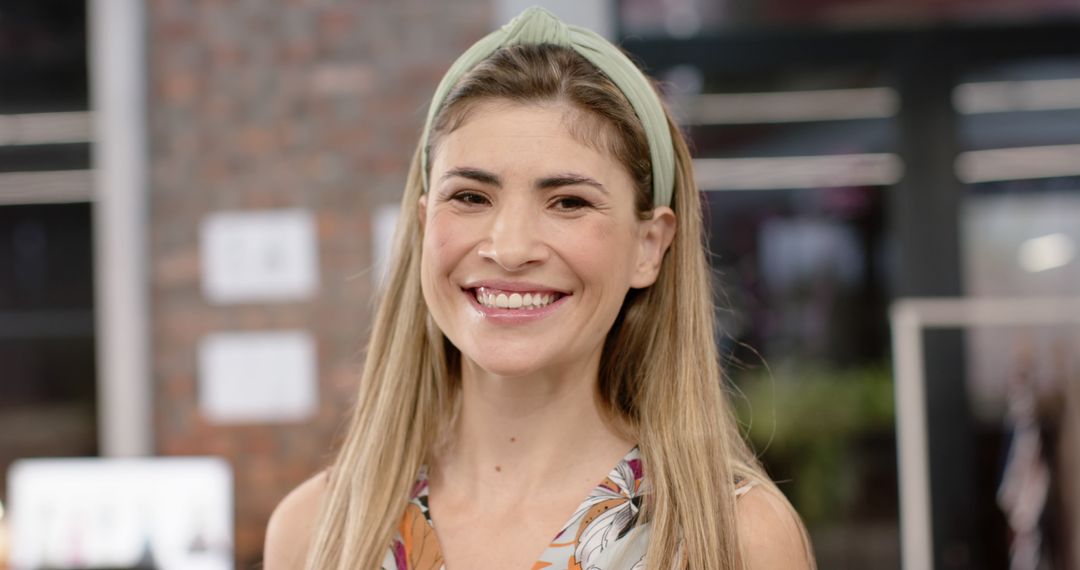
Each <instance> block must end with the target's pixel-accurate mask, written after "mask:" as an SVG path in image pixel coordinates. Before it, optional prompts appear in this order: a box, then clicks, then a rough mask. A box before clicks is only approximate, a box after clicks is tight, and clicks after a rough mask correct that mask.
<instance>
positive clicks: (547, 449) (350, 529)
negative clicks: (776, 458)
mask: <svg viewBox="0 0 1080 570" xmlns="http://www.w3.org/2000/svg"><path fill="white" fill-rule="evenodd" d="M402 210H403V213H402V217H401V222H400V224H399V227H400V230H399V232H398V235H397V237H396V244H395V247H396V249H395V256H394V265H393V269H392V271H391V278H390V281H389V284H388V286H387V288H386V292H385V294H384V297H383V298H382V300H381V304H380V307H379V311H378V314H377V316H376V321H375V326H374V330H373V333H372V337H371V341H370V344H369V346H368V352H367V360H366V363H365V368H364V373H363V378H362V379H361V382H360V393H359V397H358V402H357V406H356V410H355V414H354V416H353V419H352V423H351V425H350V428H349V431H348V435H347V437H346V440H345V441H344V443H343V445H342V448H341V450H340V452H339V454H338V456H337V459H336V461H335V462H334V464H333V466H332V467H331V468H330V469H328V470H327V472H325V473H323V474H320V475H318V476H316V477H314V478H312V479H311V480H309V481H308V482H306V483H304V484H303V485H301V486H300V487H299V488H298V489H296V490H295V491H294V492H293V493H292V494H290V495H289V497H287V498H286V499H285V500H284V501H283V502H282V504H281V505H280V506H279V507H278V509H277V510H276V511H275V513H274V515H273V517H272V518H271V522H270V525H269V528H268V537H267V543H266V557H265V564H266V569H267V570H279V569H291V568H314V569H320V570H322V569H355V568H384V569H386V570H397V569H404V568H408V569H422V570H428V569H432V570H437V569H439V568H443V567H445V568H449V569H450V570H465V569H476V568H488V569H506V568H511V569H513V568H521V569H525V568H582V569H587V568H601V569H609V568H612V569H613V568H635V569H637V568H640V569H646V568H648V569H660V568H664V569H668V568H683V567H689V568H694V569H708V570H713V569H724V570H728V569H732V570H734V569H737V568H739V569H741V568H749V569H764V568H785V569H803V568H811V567H813V562H812V557H811V555H810V548H809V545H808V542H807V540H806V536H805V532H804V531H803V529H802V525H801V523H800V522H799V521H798V517H797V515H795V514H794V512H793V511H792V509H791V507H790V506H789V505H788V503H787V502H786V501H785V500H784V499H783V496H782V495H781V494H780V493H779V491H777V489H776V487H775V486H774V485H773V484H772V483H771V482H770V481H769V479H768V477H767V476H766V475H765V474H764V472H763V471H762V470H761V468H760V467H759V466H758V464H757V463H756V461H755V458H754V456H753V454H752V453H751V452H750V451H749V450H748V449H747V447H746V445H745V444H744V443H743V441H742V439H741V438H740V434H739V431H738V429H737V427H736V425H735V423H734V421H733V419H732V417H731V412H730V410H729V409H728V405H727V403H726V402H725V395H724V392H723V385H722V382H721V374H720V370H719V368H718V363H717V354H716V348H715V345H714V341H713V320H712V315H713V310H712V304H711V295H710V290H709V285H708V269H707V265H706V259H705V252H704V249H703V246H702V226H701V212H700V203H699V198H698V192H697V189H696V187H695V185H694V180H693V174H692V171H691V163H690V156H689V153H688V151H687V149H686V145H685V143H684V142H683V139H682V137H681V135H680V133H679V131H678V129H677V128H676V126H675V124H674V123H673V122H672V121H671V119H670V117H669V116H668V114H667V112H666V111H665V109H664V108H663V105H662V104H661V103H660V100H659V98H658V96H657V95H656V92H655V90H654V89H653V88H652V85H651V83H650V82H649V81H648V80H647V79H646V78H645V77H644V75H642V74H641V72H640V71H638V70H637V68H636V67H634V65H633V64H632V63H631V62H630V61H629V60H628V59H627V58H626V57H625V56H623V55H622V54H621V53H620V52H618V50H617V48H615V47H614V46H612V45H611V44H609V43H607V42H606V41H604V40H603V39H601V38H600V37H599V36H597V35H596V34H593V33H592V32H589V31H587V30H583V29H580V28H576V27H573V26H567V25H565V24H563V23H562V22H560V21H559V20H558V19H556V18H555V17H554V16H552V15H550V14H549V13H547V12H545V11H543V10H540V9H535V8H534V9H530V10H528V11H526V12H525V13H524V14H522V15H521V16H519V17H518V18H516V19H515V20H514V21H512V22H511V23H509V24H507V26H505V27H504V28H502V29H501V30H498V31H496V32H494V33H493V34H491V35H490V36H488V37H486V38H484V39H483V40H481V41H480V42H478V43H477V44H476V45H475V46H474V47H473V48H471V49H470V50H469V51H468V52H466V53H465V54H464V55H463V56H462V57H461V58H460V59H459V60H458V62H456V63H455V65H454V67H453V68H451V70H450V71H449V72H448V73H447V76H446V77H445V78H444V79H443V82H442V84H440V87H439V89H438V91H437V92H436V94H435V97H434V100H433V101H432V105H431V110H430V112H429V115H428V123H427V125H426V126H425V129H424V136H423V138H422V140H421V142H420V145H419V148H418V151H417V154H416V157H415V158H414V161H413V164H412V169H411V172H410V176H409V180H408V183H407V187H406V192H405V196H404V199H403V208H402ZM612 466H614V467H612ZM598 482H599V485H598ZM583 498H584V500H583ZM568 521H569V522H568ZM553 537H554V538H553Z"/></svg>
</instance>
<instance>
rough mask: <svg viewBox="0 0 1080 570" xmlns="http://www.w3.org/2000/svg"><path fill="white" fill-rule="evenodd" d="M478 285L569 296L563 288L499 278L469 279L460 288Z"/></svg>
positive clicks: (502, 289)
mask: <svg viewBox="0 0 1080 570" xmlns="http://www.w3.org/2000/svg"><path fill="white" fill-rule="evenodd" d="M479 287H487V288H488V289H499V290H500V291H510V292H514V293H534V292H539V293H558V294H560V295H564V296H569V295H570V292H569V291H566V290H564V289H556V288H554V287H549V286H547V285H541V284H539V283H530V282H528V281H502V280H499V279H485V280H483V281H470V282H469V283H466V284H465V285H462V286H461V288H462V289H469V290H471V289H477V288H479Z"/></svg>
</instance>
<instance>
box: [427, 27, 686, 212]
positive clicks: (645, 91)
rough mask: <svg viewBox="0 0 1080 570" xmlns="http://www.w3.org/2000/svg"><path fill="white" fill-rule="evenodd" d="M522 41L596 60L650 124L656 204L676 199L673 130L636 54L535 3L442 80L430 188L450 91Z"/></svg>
mask: <svg viewBox="0 0 1080 570" xmlns="http://www.w3.org/2000/svg"><path fill="white" fill-rule="evenodd" d="M518 44H554V45H557V46H563V47H568V48H570V49H572V50H574V51H575V52H577V53H578V54H580V55H581V56H582V57H584V58H585V59H587V60H589V62H590V63H592V64H593V65H595V66H596V67H597V68H598V69H600V71H601V72H603V73H604V75H607V76H608V78H610V79H611V81H612V82H614V83H615V85H616V86H617V87H618V88H619V90H620V91H622V92H623V94H624V95H626V98H627V99H629V100H630V104H631V105H633V107H634V112H635V113H637V116H638V118H639V119H640V120H641V124H642V126H643V127H644V128H645V136H646V137H647V138H648V140H649V154H650V155H651V156H652V172H653V204H654V205H656V206H667V205H670V203H671V193H672V189H673V187H674V185H675V151H674V148H673V147H672V144H671V132H670V131H669V130H668V123H667V116H666V115H665V114H664V107H663V105H662V104H661V103H660V99H659V97H657V95H656V91H654V90H653V88H652V85H651V84H650V83H649V80H648V78H646V77H645V74H644V73H642V72H641V70H640V69H638V68H637V66H636V65H634V63H633V62H632V61H630V58H628V57H626V55H624V54H623V53H622V52H621V51H619V48H617V47H615V46H613V45H612V44H611V43H610V42H608V41H607V40H605V39H604V38H602V37H601V36H600V35H599V34H597V33H596V32H593V31H591V30H587V29H585V28H582V27H579V26H571V25H568V24H566V23H565V22H563V21H562V20H559V19H558V18H557V17H555V15H553V14H552V13H551V12H548V11H547V10H544V9H543V8H539V7H536V6H533V7H532V8H529V9H527V10H525V11H524V12H522V13H521V14H520V15H519V16H518V17H516V18H514V19H513V20H511V21H510V22H509V23H508V24H506V25H505V26H503V27H502V28H499V29H498V30H495V31H494V32H492V33H490V34H488V35H487V36H485V37H484V38H483V39H481V40H480V41H478V42H476V43H475V44H473V46H472V47H471V48H469V49H468V50H466V51H465V53H463V54H461V57H459V58H458V59H457V61H455V62H454V65H452V66H451V67H450V70H449V71H447V72H446V75H445V76H443V78H442V81H440V82H439V87H438V89H436V90H435V96H434V97H433V98H432V99H431V107H430V108H429V109H428V114H427V122H426V123H425V124H424V139H423V143H424V150H423V153H422V156H421V160H422V161H423V162H422V163H421V167H422V173H421V174H422V176H423V182H424V190H425V191H427V188H428V174H427V170H428V166H429V165H428V155H427V145H428V137H429V136H430V134H431V123H432V122H433V121H434V120H435V115H436V114H438V112H439V109H440V108H441V107H442V104H443V101H445V100H446V97H447V95H449V94H450V90H451V89H453V88H454V86H455V85H457V83H458V81H460V80H461V78H462V77H463V76H464V75H465V74H466V73H468V72H469V70H471V69H472V68H473V67H475V66H476V65H477V64H479V63H480V62H481V61H483V60H484V59H485V58H487V57H488V56H489V55H491V54H492V53H494V52H495V51H496V50H498V49H499V48H501V47H504V46H512V45H518Z"/></svg>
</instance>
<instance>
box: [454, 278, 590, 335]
mask: <svg viewBox="0 0 1080 570" xmlns="http://www.w3.org/2000/svg"><path fill="white" fill-rule="evenodd" d="M495 283H496V282H494V281H486V282H484V283H483V284H477V285H476V287H490V288H492V289H502V290H503V291H515V292H516V291H555V292H557V290H556V289H549V288H546V287H538V286H536V285H531V286H532V287H534V288H532V289H530V288H516V289H509V288H505V287H499V286H497V285H496V284H495ZM503 285H508V283H503ZM516 285H517V286H519V287H523V286H524V285H526V284H522V283H517V284H516ZM537 287H538V288H537ZM461 293H462V294H463V295H465V297H466V298H468V300H469V303H471V304H472V307H473V309H475V310H476V312H478V313H480V315H481V316H482V317H484V318H485V319H487V320H488V321H489V322H492V323H498V324H506V325H521V324H528V323H534V322H536V321H539V320H542V319H544V318H547V317H548V316H550V315H551V314H552V313H554V312H555V311H558V310H559V308H561V307H562V306H563V305H564V304H565V303H566V300H567V299H569V298H570V297H572V295H569V294H563V295H562V296H561V297H559V299H558V300H556V301H553V302H552V303H551V304H549V305H545V306H543V307H540V308H539V309H500V308H498V307H487V306H484V305H481V304H480V302H479V301H477V300H476V294H475V293H473V289H472V288H470V289H462V290H461Z"/></svg>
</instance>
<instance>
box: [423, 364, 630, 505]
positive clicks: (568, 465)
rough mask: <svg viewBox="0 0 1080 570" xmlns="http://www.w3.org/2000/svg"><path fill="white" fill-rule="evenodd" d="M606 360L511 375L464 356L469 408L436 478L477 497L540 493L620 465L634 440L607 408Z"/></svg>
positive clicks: (462, 414) (464, 395) (464, 401)
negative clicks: (603, 387) (602, 379)
mask: <svg viewBox="0 0 1080 570" xmlns="http://www.w3.org/2000/svg"><path fill="white" fill-rule="evenodd" d="M599 361H600V355H599V353H597V354H596V355H594V357H593V358H592V359H590V360H589V361H588V362H583V363H579V364H577V365H569V366H565V367H562V368H559V369H554V370H546V371H544V372H541V373H538V374H532V375H528V376H518V377H503V376H497V375H493V374H490V373H489V372H487V371H484V370H483V369H481V368H480V367H478V366H476V365H475V363H473V362H471V361H469V360H468V359H467V358H466V359H463V362H462V386H461V388H462V393H461V397H462V401H461V410H460V414H459V416H458V421H457V424H456V425H455V426H454V437H453V439H452V443H451V444H450V446H449V447H448V448H447V449H446V450H445V452H443V453H440V454H439V457H438V458H437V460H436V471H437V474H436V478H437V479H440V480H441V483H442V484H446V485H452V486H453V487H455V488H457V489H459V490H460V492H461V493H463V494H464V495H471V496H474V497H475V496H480V495H483V494H486V493H489V492H496V493H499V494H501V495H506V494H511V495H514V496H525V495H531V496H536V495H538V494H539V495H543V494H544V493H545V489H560V488H564V487H565V485H567V484H569V483H573V482H576V479H578V478H582V477H594V474H595V469H596V466H597V465H607V466H609V467H610V466H611V465H614V463H615V462H617V461H618V459H619V458H621V457H622V456H623V455H624V454H625V453H626V452H627V451H628V450H629V449H630V448H631V447H632V446H633V442H631V441H629V440H627V439H626V438H625V437H624V436H622V435H620V434H618V433H617V432H616V431H615V430H614V429H613V428H612V427H611V425H610V423H609V422H608V421H605V418H604V417H603V414H602V412H601V411H600V405H599V398H598V395H597V378H598V370H599ZM582 467H588V468H585V469H582ZM595 482H597V481H586V483H595Z"/></svg>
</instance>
